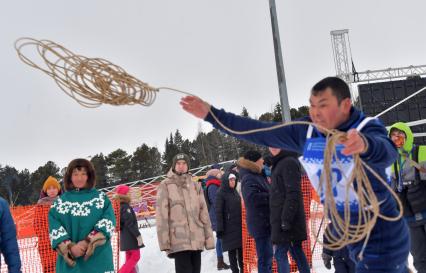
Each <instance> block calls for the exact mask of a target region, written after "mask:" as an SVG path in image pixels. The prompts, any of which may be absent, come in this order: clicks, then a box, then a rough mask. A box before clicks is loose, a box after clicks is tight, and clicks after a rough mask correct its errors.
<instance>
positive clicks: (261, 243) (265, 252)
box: [254, 236, 273, 273]
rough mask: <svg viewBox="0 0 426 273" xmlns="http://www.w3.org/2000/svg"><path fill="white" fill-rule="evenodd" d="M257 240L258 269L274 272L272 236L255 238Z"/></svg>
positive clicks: (265, 272)
mask: <svg viewBox="0 0 426 273" xmlns="http://www.w3.org/2000/svg"><path fill="white" fill-rule="evenodd" d="M254 241H255V242H256V254H257V271H258V272H259V273H271V272H272V255H273V253H272V243H271V236H265V237H258V238H254Z"/></svg>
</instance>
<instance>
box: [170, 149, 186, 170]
mask: <svg viewBox="0 0 426 273" xmlns="http://www.w3.org/2000/svg"><path fill="white" fill-rule="evenodd" d="M178 160H185V162H186V165H188V170H189V169H190V167H189V163H190V160H189V156H188V155H187V154H184V153H180V154H177V155H175V156H174V157H173V161H172V169H173V170H175V167H176V162H178Z"/></svg>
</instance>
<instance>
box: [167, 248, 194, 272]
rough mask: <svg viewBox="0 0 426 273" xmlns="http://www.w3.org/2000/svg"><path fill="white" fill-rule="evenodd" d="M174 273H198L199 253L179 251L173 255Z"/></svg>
mask: <svg viewBox="0 0 426 273" xmlns="http://www.w3.org/2000/svg"><path fill="white" fill-rule="evenodd" d="M173 258H174V259H175V270H176V273H200V272H201V251H181V252H177V253H174V254H173Z"/></svg>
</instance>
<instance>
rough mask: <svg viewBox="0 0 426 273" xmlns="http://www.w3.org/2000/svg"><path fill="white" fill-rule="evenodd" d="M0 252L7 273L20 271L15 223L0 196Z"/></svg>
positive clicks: (7, 206)
mask: <svg viewBox="0 0 426 273" xmlns="http://www.w3.org/2000/svg"><path fill="white" fill-rule="evenodd" d="M0 253H1V254H3V257H4V259H5V261H6V264H7V269H8V271H9V273H21V257H20V256H19V248H18V242H17V241H16V229H15V223H14V222H13V219H12V215H11V214H10V210H9V205H8V204H7V202H6V200H4V199H3V198H1V197H0ZM0 267H1V265H0Z"/></svg>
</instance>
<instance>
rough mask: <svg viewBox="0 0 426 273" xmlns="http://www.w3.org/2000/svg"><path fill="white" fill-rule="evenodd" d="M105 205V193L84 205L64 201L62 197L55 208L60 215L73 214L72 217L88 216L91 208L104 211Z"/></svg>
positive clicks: (55, 204)
mask: <svg viewBox="0 0 426 273" xmlns="http://www.w3.org/2000/svg"><path fill="white" fill-rule="evenodd" d="M104 205H105V193H103V192H101V193H99V197H95V198H93V199H92V200H89V201H85V202H83V203H79V202H70V201H65V202H64V201H63V200H62V199H61V198H60V197H59V198H58V199H57V200H56V202H55V203H54V205H53V207H55V208H56V210H57V211H58V213H60V214H68V213H70V212H71V215H72V216H88V215H90V212H91V208H92V207H95V208H96V209H103V207H104Z"/></svg>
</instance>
